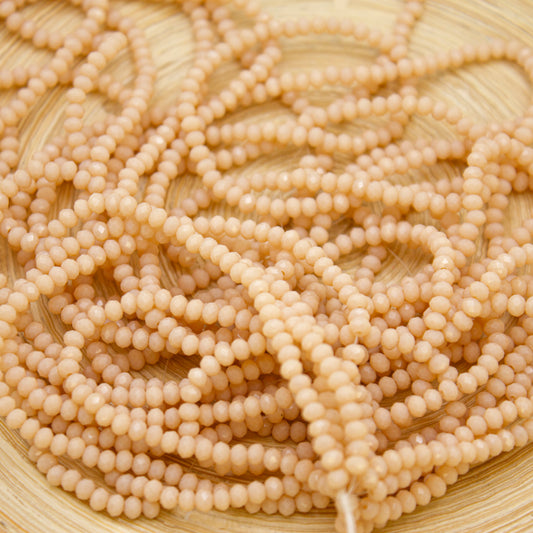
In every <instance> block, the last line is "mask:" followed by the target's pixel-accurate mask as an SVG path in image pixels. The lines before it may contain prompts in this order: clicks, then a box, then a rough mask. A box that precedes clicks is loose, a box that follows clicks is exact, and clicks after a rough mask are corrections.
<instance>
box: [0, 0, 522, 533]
mask: <svg viewBox="0 0 533 533" xmlns="http://www.w3.org/2000/svg"><path fill="white" fill-rule="evenodd" d="M28 3H29V2H28ZM26 4H27V2H24V1H21V0H3V1H1V2H0V18H1V19H2V20H3V23H4V25H5V28H6V30H7V31H9V32H11V33H13V34H15V35H17V36H18V37H19V38H20V39H22V40H26V41H28V42H31V43H32V45H33V46H35V47H36V48H43V49H48V50H49V51H50V52H51V57H52V59H50V60H49V61H48V62H46V63H45V64H44V65H21V66H17V67H15V68H14V69H11V70H10V69H6V68H1V69H0V89H2V90H5V89H11V90H13V94H14V96H13V97H12V98H11V99H9V100H7V101H5V102H4V103H3V104H2V105H1V106H0V178H1V179H0V213H1V214H0V233H1V234H2V236H3V237H4V238H5V239H6V240H7V242H8V244H9V246H10V248H11V250H12V252H13V257H14V258H16V261H17V262H18V264H19V265H20V272H21V275H20V277H18V278H17V279H10V280H8V279H7V278H6V277H5V276H3V275H2V276H0V353H1V359H0V416H2V417H5V423H6V424H7V426H8V427H10V428H12V429H14V430H18V432H19V434H20V436H21V437H22V438H23V439H25V440H26V441H27V442H28V444H29V451H28V455H29V457H30V459H31V460H32V461H34V462H35V463H36V465H37V468H38V469H39V470H40V471H41V472H42V473H43V474H45V475H46V476H47V479H48V481H49V482H50V483H51V484H52V485H55V486H61V487H62V488H63V489H64V490H66V491H69V492H73V493H74V494H75V495H76V496H77V497H78V498H79V499H81V500H84V501H87V502H88V503H89V505H90V506H91V507H92V508H93V509H94V510H96V511H103V510H105V511H107V512H108V513H109V514H110V515H111V516H119V515H122V514H124V515H125V516H126V517H128V518H136V517H138V516H140V515H141V514H143V515H144V516H147V517H155V516H157V515H158V514H159V512H160V509H161V508H163V509H167V510H172V509H175V508H179V509H180V510H181V511H184V512H187V511H190V510H192V509H198V510H200V511H209V510H211V509H213V508H214V509H217V510H219V511H224V510H227V509H228V508H230V507H233V508H245V509H246V510H247V511H248V512H250V513H255V512H258V511H263V512H265V513H276V512H279V513H281V514H282V515H284V516H288V515H291V514H292V513H294V512H296V511H298V512H308V511H310V510H311V509H313V508H319V509H320V508H324V507H327V506H328V505H329V504H330V503H331V502H332V501H335V502H336V503H337V506H338V508H339V509H340V511H341V512H340V513H339V517H338V519H337V524H336V525H337V528H338V530H339V531H344V530H345V531H347V532H349V533H354V532H355V531H357V532H358V533H359V532H370V531H371V530H372V529H373V528H374V527H381V526H383V525H384V524H385V523H386V522H387V521H388V520H391V519H397V518H399V517H400V516H401V515H402V514H403V513H409V512H412V511H413V510H414V509H415V507H416V506H417V505H425V504H427V503H428V502H429V501H430V499H431V498H432V497H438V496H441V495H443V494H444V493H445V491H446V489H447V486H448V485H451V484H453V483H454V482H455V481H456V480H457V478H458V476H459V475H461V474H464V473H465V472H467V471H468V470H469V469H470V468H471V466H472V465H475V464H478V463H480V462H483V461H487V460H488V459H489V458H491V457H494V456H496V455H498V454H500V453H502V452H504V451H508V450H510V449H512V448H513V447H515V446H523V445H524V444H526V443H527V442H529V440H530V439H531V438H532V437H533V421H532V420H531V417H532V415H533V402H532V395H533V388H532V379H533V366H532V362H533V352H532V348H531V339H532V338H533V337H532V336H531V335H532V333H533V321H532V318H531V317H532V316H533V283H532V278H531V275H530V274H529V273H528V271H527V269H526V268H525V267H528V266H530V265H531V264H533V245H532V244H531V239H532V236H533V218H531V219H528V220H526V221H525V222H523V223H522V224H521V225H520V226H517V227H514V228H512V229H511V230H508V229H506V225H505V224H504V220H505V217H506V216H507V210H508V208H509V195H510V194H511V193H512V192H514V193H517V194H519V193H523V192H525V191H528V190H529V189H530V188H531V185H530V179H529V175H530V173H531V170H530V169H531V168H532V165H533V149H532V148H531V147H530V145H531V144H532V142H533V118H532V116H533V111H532V108H529V109H528V110H527V111H526V112H525V113H524V116H522V117H518V118H516V119H515V120H512V121H508V122H504V123H502V124H479V123H476V122H474V121H473V120H471V119H470V118H468V117H466V116H464V115H463V113H462V112H461V111H460V110H459V109H457V108H455V107H453V106H449V105H447V104H445V103H443V102H441V101H438V100H434V99H431V98H429V97H427V96H423V95H420V94H419V91H418V89H417V82H418V80H420V79H421V78H423V77H424V76H428V75H434V74H435V73H441V72H444V71H446V70H449V69H458V68H461V67H463V66H466V65H469V64H473V63H486V62H488V61H492V60H497V59H505V60H507V61H511V62H514V63H515V64H517V65H518V66H520V67H521V68H522V69H523V71H524V72H525V73H526V75H527V76H528V77H529V78H530V79H531V80H533V52H532V51H531V50H530V49H529V48H527V47H524V46H523V45H521V44H520V43H517V42H508V43H506V42H503V41H499V40H494V41H492V42H489V43H483V44H481V45H479V46H477V47H476V46H472V45H465V46H463V47H460V48H457V49H454V50H451V51H449V52H440V53H438V54H434V55H426V56H422V57H414V58H411V57H410V56H409V54H408V45H409V36H410V33H411V30H412V28H413V27H414V26H415V24H416V20H417V19H418V18H419V17H420V16H421V14H422V11H423V9H422V8H423V5H422V2H421V1H418V0H414V1H413V0H409V1H407V2H405V4H404V6H403V9H402V11H401V12H400V13H399V15H398V16H397V18H396V21H395V24H394V27H393V29H392V31H391V32H389V33H382V32H380V31H377V30H374V29H371V28H369V27H367V26H366V25H364V24H362V23H357V24H354V23H353V22H352V21H350V20H347V19H343V20H337V19H334V18H327V19H326V18H322V17H318V16H317V17H313V18H311V19H306V18H301V19H298V20H277V19H275V18H273V17H271V16H269V15H267V14H265V13H264V12H262V11H261V10H260V9H259V6H258V5H256V4H255V3H254V2H253V1H244V0H235V1H233V2H227V3H225V4H223V5H221V4H218V3H217V2H214V1H211V0H207V1H206V2H203V3H200V2H195V1H185V2H183V3H182V4H181V9H182V10H183V12H184V13H185V14H186V15H187V16H188V17H189V20H190V23H191V27H192V32H193V36H194V40H195V52H194V56H193V61H192V64H191V66H190V68H189V69H188V71H187V74H186V76H185V77H184V79H183V81H182V82H181V87H180V91H179V92H178V93H177V96H176V99H175V101H174V102H173V103H172V104H171V105H169V106H168V107H167V108H162V107H155V106H154V105H153V104H152V101H151V100H152V96H153V93H154V82H155V79H156V77H157V70H156V68H155V67H154V64H153V61H152V58H151V53H150V49H149V45H148V42H147V40H146V38H145V36H144V34H143V32H142V31H141V30H140V29H139V28H138V27H137V26H136V24H135V22H134V20H132V19H130V18H128V17H126V16H124V15H122V14H121V12H120V11H117V10H115V9H114V8H113V5H112V3H111V4H110V3H109V2H108V1H107V0H87V1H85V2H83V3H80V2H76V1H73V2H72V4H73V5H74V6H75V7H77V8H79V9H81V10H82V12H83V21H82V22H81V24H80V25H79V26H78V27H77V28H76V29H74V30H73V31H71V32H70V33H68V34H60V33H55V32H48V31H46V30H45V29H43V28H40V27H39V26H38V24H37V23H36V22H34V21H33V20H32V19H31V18H27V17H26V16H25V14H24V9H25V7H26ZM235 11H237V12H241V15H242V14H244V15H245V17H247V25H245V26H242V25H241V24H240V23H239V24H237V23H236V20H234V19H233V16H234V12H235ZM320 34H329V35H341V36H343V37H345V38H353V39H354V40H355V41H357V42H359V43H364V44H365V45H366V46H369V47H371V48H374V49H375V50H377V51H378V55H377V58H376V60H375V61H374V62H373V63H372V64H371V65H354V66H349V67H338V66H336V65H328V66H327V67H325V68H313V69H311V70H310V71H309V72H302V71H298V72H296V71H295V72H293V71H289V70H286V69H284V68H281V67H283V51H284V44H283V43H284V40H285V39H288V38H289V39H290V38H297V37H298V36H310V35H315V36H316V39H317V42H318V41H319V39H320V37H319V35H320ZM124 49H127V50H128V51H129V52H130V53H131V56H132V59H133V65H134V70H135V74H134V77H133V81H132V82H131V83H127V84H125V83H122V82H120V81H117V80H115V79H114V78H113V75H112V74H109V73H107V71H106V70H105V69H106V67H107V66H108V65H110V64H111V62H112V61H113V60H114V59H115V58H117V56H118V55H119V53H120V52H121V51H122V50H124ZM229 62H235V63H236V64H238V66H239V70H238V72H237V74H235V76H234V77H233V79H232V80H231V81H230V82H229V83H228V84H227V85H226V87H225V88H223V89H221V90H220V91H219V92H218V93H213V92H212V89H211V88H210V86H209V81H210V77H211V76H212V74H213V73H214V72H215V71H216V70H217V69H219V68H220V67H221V66H222V65H223V64H226V63H229ZM60 86H61V87H66V88H68V89H67V90H66V93H65V106H64V120H63V121H62V125H61V135H60V136H59V137H57V138H54V139H53V140H50V141H47V144H45V145H44V147H43V148H42V149H39V150H35V151H34V152H32V153H31V154H29V155H28V157H27V158H24V159H23V158H22V157H21V152H22V146H21V142H20V136H21V134H22V132H23V129H24V128H31V124H27V123H25V121H24V119H25V117H26V116H27V115H28V113H29V112H30V110H32V109H33V108H35V106H37V105H38V103H39V100H40V98H41V97H42V96H44V95H45V94H47V92H48V91H50V90H51V89H54V88H56V87H60ZM332 87H334V88H335V90H336V91H340V92H335V94H336V95H339V94H340V96H336V97H335V98H334V99H333V100H332V101H331V102H330V103H329V104H328V105H326V106H322V105H318V104H316V103H313V102H314V99H313V93H314V92H315V93H316V92H317V91H318V92H321V91H322V92H327V91H331V88H332ZM91 93H100V94H101V95H103V96H105V98H106V99H108V100H109V101H112V102H114V103H115V107H114V109H116V110H117V111H115V112H107V114H106V116H105V118H104V119H102V120H100V121H96V122H94V121H93V122H90V121H89V120H88V117H87V102H88V97H89V95H90V94H91ZM271 101H276V102H278V103H279V104H280V105H281V106H282V107H283V108H284V109H285V110H286V111H287V113H289V114H290V118H284V119H274V120H262V121H257V120H254V121H251V120H248V119H247V115H246V114H245V113H243V114H240V115H238V117H237V120H235V119H234V116H235V115H236V112H239V111H242V110H250V111H251V110H253V109H255V108H259V107H260V106H261V105H262V104H264V103H266V102H271ZM285 116H287V115H285ZM414 116H417V117H419V118H420V117H421V118H424V119H429V120H436V121H439V122H443V123H445V124H447V125H448V126H449V129H450V132H452V133H453V140H449V139H443V138H434V139H431V140H426V139H417V140H409V139H406V138H405V131H406V127H407V126H408V125H409V124H410V122H411V120H412V117H414ZM239 117H240V118H239ZM370 119H371V120H370ZM369 120H370V121H369ZM351 124H357V125H359V126H361V128H360V130H358V131H359V132H358V133H357V134H354V133H353V130H352V133H350V130H349V129H348V128H345V129H343V127H346V126H349V125H351ZM300 148H304V149H305V154H303V155H302V156H301V157H300V159H299V161H298V165H297V166H295V167H294V168H288V169H287V170H284V171H281V172H277V171H269V172H254V171H253V170H252V171H249V170H247V169H248V165H253V162H254V161H258V160H261V158H265V157H267V158H268V157H270V156H271V155H272V154H274V153H276V152H280V153H282V151H283V150H287V149H300ZM444 163H448V164H450V165H457V164H458V163H461V164H462V165H464V169H463V170H462V173H460V174H458V173H455V175H454V177H452V178H450V179H447V178H443V179H440V180H439V181H437V182H435V181H430V180H429V179H427V180H424V179H420V180H418V181H417V182H416V183H410V184H405V180H402V177H406V176H407V177H409V176H411V175H414V173H416V172H417V171H420V172H421V171H426V170H427V171H428V172H430V171H431V167H433V166H434V165H436V164H444ZM416 175H417V176H418V174H416ZM185 176H188V177H191V179H192V178H194V179H195V181H196V187H195V188H194V189H193V190H191V191H187V192H186V193H184V192H183V191H182V190H181V189H179V190H180V192H179V194H177V195H176V194H175V191H176V187H179V185H178V183H179V181H180V179H183V178H184V177H185ZM64 190H72V191H74V201H73V203H72V205H71V206H70V207H64V208H61V209H59V210H57V214H55V213H56V210H55V207H54V206H55V204H56V203H57V202H59V201H60V198H61V195H62V191H64ZM419 213H425V214H427V218H426V222H425V223H420V222H416V220H418V219H417V218H416V215H417V214H419ZM343 228H344V229H343ZM408 248H410V249H412V250H417V251H418V253H421V254H424V256H425V257H426V258H427V262H426V264H425V266H423V267H422V268H421V269H420V270H419V271H418V272H416V273H413V272H410V271H409V267H408V265H407V266H406V264H405V263H404V261H403V258H402V256H401V255H397V254H396V253H395V252H394V251H393V249H397V250H404V249H408ZM401 254H403V252H401ZM353 257H358V258H359V260H358V261H359V262H358V263H357V268H356V269H353V268H352V269H350V268H349V267H347V265H348V264H349V262H350V261H351V260H352V259H351V258H353ZM391 260H393V261H395V262H396V263H397V264H398V265H399V268H403V267H404V266H405V268H406V272H405V274H404V275H402V276H401V278H399V281H397V282H395V283H386V282H385V281H382V279H384V278H383V277H382V275H383V274H384V272H385V271H386V269H387V268H388V267H387V265H388V262H390V261H391ZM39 302H40V303H43V302H44V304H43V305H45V306H46V310H47V312H48V313H49V314H50V315H53V316H54V317H55V319H54V320H55V321H56V323H57V324H60V327H58V328H57V330H54V331H51V330H50V329H49V328H48V327H47V326H46V324H43V323H41V322H39V321H38V320H36V319H35V318H34V315H33V309H34V307H35V306H36V305H38V304H39V305H40V303H39ZM172 362H177V364H178V365H180V368H181V374H182V377H181V378H177V377H175V376H173V375H172V374H168V373H167V372H158V369H161V368H166V366H167V365H169V364H171V363H172ZM181 365H183V367H181ZM151 372H155V375H156V376H158V377H150V378H147V377H146V376H147V375H149V374H150V373H151ZM252 437H253V442H252V441H251V438H252ZM81 465H83V467H86V468H90V469H92V470H93V471H94V472H95V475H94V476H91V477H87V476H86V475H85V474H84V469H83V468H81ZM225 476H231V479H230V478H226V477H225Z"/></svg>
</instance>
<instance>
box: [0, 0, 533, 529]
mask: <svg viewBox="0 0 533 533" xmlns="http://www.w3.org/2000/svg"><path fill="white" fill-rule="evenodd" d="M113 3H114V4H115V5H116V6H117V7H119V8H120V9H121V10H123V12H124V13H127V14H129V15H130V16H133V17H134V18H135V19H136V20H137V21H138V24H139V26H140V27H141V28H143V29H144V30H145V31H146V35H147V37H148V39H149V41H150V43H151V49H152V53H153V57H154V60H155V62H156V65H157V67H158V71H159V76H158V81H157V84H156V94H155V98H154V101H155V102H156V103H159V104H161V105H165V104H167V103H170V102H171V101H172V100H173V98H174V97H175V94H176V90H177V87H178V83H179V80H180V79H181V77H182V75H183V73H184V71H185V69H186V68H187V65H188V63H189V60H190V57H191V52H192V41H191V32H190V27H189V24H188V21H187V19H186V18H185V17H184V16H183V15H182V14H181V13H180V10H179V6H177V5H176V3H174V2H164V1H162V2H138V1H122V2H120V1H116V2H115V1H113ZM263 4H264V8H265V10H266V11H268V12H269V13H272V14H275V15H276V16H278V17H281V18H284V17H290V18H295V17H298V16H303V15H305V16H310V14H312V13H328V14H329V15H335V16H340V17H351V18H353V19H354V20H355V19H358V20H362V21H364V22H366V23H367V24H369V25H370V26H373V27H377V28H380V29H384V30H386V29H387V28H389V27H391V25H392V23H393V21H394V17H395V14H396V13H397V12H398V10H399V9H400V7H401V4H400V2H399V1H396V0H379V1H378V0H263ZM26 13H27V14H29V15H31V14H32V13H34V14H35V15H36V16H35V20H37V21H38V22H39V24H42V25H44V27H45V28H47V29H53V30H54V31H65V32H66V31H68V30H69V29H71V28H72V27H73V24H75V21H76V18H77V17H79V16H80V15H79V13H78V12H77V11H76V10H75V9H74V8H72V7H70V5H67V3H66V2H65V3H63V2H56V1H55V0H54V1H51V0H46V1H42V2H39V3H37V4H35V5H30V6H29V7H28V8H27V9H26ZM532 28H533V1H532V0H429V1H428V2H427V4H426V9H425V11H424V14H423V16H422V18H421V20H420V21H419V22H418V23H417V25H416V27H415V30H414V33H413V35H412V39H411V46H410V53H411V54H414V55H416V54H421V53H428V52H435V51H439V50H446V49H450V48H453V47H455V46H459V45H461V44H463V43H465V42H470V43H479V42H482V41H484V40H487V39H488V38H490V37H500V38H504V39H519V40H521V41H522V42H524V43H526V44H528V45H529V46H533V32H532V31H531V29H532ZM285 51H286V53H285V59H284V65H286V66H287V68H302V69H306V68H310V67H311V66H316V65H320V64H328V63H331V62H332V61H336V62H339V64H353V62H354V61H359V62H360V61H369V60H370V59H371V58H372V57H373V55H372V54H373V53H374V52H373V51H370V50H368V49H365V48H363V47H359V46H356V45H354V44H353V42H350V41H345V40H340V39H337V38H332V37H327V36H323V37H319V38H312V39H311V38H307V39H300V40H296V41H293V42H289V43H286V48H285ZM47 57H48V56H47V54H46V53H45V52H41V51H36V50H35V49H34V48H33V47H32V46H30V45H28V44H26V43H22V42H21V41H20V40H18V39H17V38H16V37H13V36H11V35H10V34H8V33H7V31H6V29H5V28H4V27H3V25H0V68H3V67H8V68H11V67H14V66H16V65H21V64H22V65H29V64H32V63H40V62H42V61H44V60H46V59H47ZM112 72H113V73H114V74H116V75H117V77H118V78H119V79H121V80H122V81H125V80H127V79H128V77H129V76H130V75H131V72H132V70H131V63H130V61H129V58H128V56H127V53H123V54H121V56H120V57H119V58H118V59H117V60H115V62H114V66H113V70H112ZM232 75H233V72H232V71H231V68H222V69H220V70H219V71H218V72H217V73H216V74H215V75H214V79H213V82H212V87H213V90H217V89H218V88H220V87H222V86H223V85H224V84H225V83H226V81H227V79H228V78H230V77H231V76H232ZM420 88H421V90H422V91H423V92H425V93H426V94H429V95H432V96H434V97H436V98H441V99H442V100H444V101H446V102H454V103H455V104H456V105H458V106H459V107H460V108H461V109H463V110H464V111H465V112H466V114H467V115H468V116H470V117H472V118H476V119H477V120H480V121H501V120H505V119H507V118H512V117H514V116H516V115H518V114H521V112H522V111H523V110H524V108H525V106H526V105H528V104H529V102H530V101H531V93H532V88H531V87H530V85H529V83H528V82H527V80H526V79H525V77H524V76H523V74H522V73H521V72H520V70H519V69H518V68H517V67H515V66H514V65H510V64H508V63H504V62H492V63H489V64H485V65H474V66H471V67H468V68H464V69H461V70H458V71H455V72H447V73H444V74H439V75H438V76H436V77H431V78H428V79H426V80H424V81H423V82H422V84H421V85H420ZM10 96H11V94H10V93H7V92H3V93H2V92H0V102H1V101H3V100H5V99H6V98H9V97H10ZM62 96H63V93H62V91H61V90H54V91H52V93H50V94H49V95H48V94H47V95H46V96H45V97H44V98H43V100H42V101H41V102H40V104H39V105H38V106H37V107H36V108H35V109H34V110H32V112H31V114H30V116H29V117H28V118H27V119H25V121H24V124H23V132H22V140H23V149H24V154H23V158H22V160H23V161H24V160H27V158H28V155H29V154H31V152H33V151H34V150H35V149H38V148H39V147H41V146H42V145H43V144H44V142H45V140H47V139H50V138H52V137H53V136H54V135H55V134H57V133H58V125H59V124H60V122H61V116H62V115H61V109H62V105H63V104H64V101H62ZM333 96H334V95H333ZM326 97H327V95H326ZM106 105H108V104H106V103H104V101H103V99H101V98H99V97H94V99H91V100H90V101H89V117H90V118H96V119H97V118H99V116H101V114H102V112H103V110H105V109H106ZM251 113H252V116H251V117H250V116H249V115H246V114H244V115H243V114H242V113H241V114H240V117H239V119H243V118H244V119H245V120H248V119H250V118H251V119H254V118H259V117H262V118H266V117H269V116H275V115H277V114H279V113H280V108H279V106H276V105H275V104H269V105H264V106H261V108H260V109H258V110H255V111H252V112H251ZM439 128H440V125H438V124H436V123H429V122H426V123H423V122H422V121H417V120H416V119H415V120H414V121H413V123H412V124H411V125H410V126H409V130H408V133H407V135H408V136H409V137H411V138H416V137H420V136H424V135H425V136H433V135H436V134H438V133H439ZM299 155H300V154H298V153H292V152H287V151H283V152H281V151H280V152H279V153H275V154H273V155H271V156H269V157H268V159H261V160H260V161H258V162H255V163H254V164H253V166H254V171H257V170H261V169H265V168H269V169H278V168H281V167H282V166H284V165H286V164H287V163H288V162H289V163H291V162H296V161H297V158H298V157H299ZM245 171H246V169H244V170H243V172H245ZM459 171H460V169H459V168H453V167H452V166H451V165H449V164H446V165H445V164H442V165H440V166H436V167H435V168H434V169H432V173H433V176H434V178H435V179H437V178H439V177H440V176H442V175H448V176H451V175H453V174H454V173H457V172H459ZM191 186H193V184H192V183H189V182H187V181H186V180H181V181H180V183H179V186H178V187H176V188H175V189H174V190H173V194H179V193H180V189H181V190H182V191H183V190H184V189H183V188H188V187H191ZM59 200H60V201H59V202H58V204H59V205H58V206H56V207H57V208H60V207H61V206H66V205H68V204H69V203H70V202H71V198H70V197H69V195H68V194H63V195H60V196H59ZM532 208H533V194H530V195H528V194H527V193H526V194H522V195H520V197H519V198H512V199H511V205H510V210H509V212H510V213H512V216H511V217H510V218H509V221H508V223H509V224H513V222H516V221H517V220H522V219H524V218H525V217H526V216H528V213H530V212H531V209H532ZM352 259H353V258H352ZM423 261H424V258H423V257H420V256H418V255H416V253H412V254H411V255H408V256H404V255H402V257H401V260H400V261H394V262H392V261H391V262H390V264H388V265H387V269H386V274H385V279H384V281H385V280H386V279H388V280H393V279H394V278H396V277H399V276H401V275H403V274H404V273H405V271H416V270H417V268H418V266H420V265H421V264H422V263H423ZM345 266H346V268H347V269H349V267H350V266H352V265H348V264H347V265H345ZM0 272H5V273H7V274H8V276H9V277H10V278H11V279H13V277H15V276H17V277H18V275H20V273H19V271H18V269H17V266H16V264H15V262H14V260H13V257H12V256H11V254H10V252H9V249H8V246H7V243H6V242H5V241H4V240H2V241H0ZM169 282H171V276H169ZM39 314H40V319H42V320H44V321H45V322H46V324H47V327H48V328H51V330H52V331H56V330H57V328H56V324H54V323H53V319H52V318H51V317H50V316H48V315H47V312H46V310H45V308H44V307H43V308H42V309H41V310H40V312H39ZM157 371H158V370H157V369H154V370H153V371H152V372H153V373H157ZM166 371H167V374H168V373H170V374H173V373H174V374H175V375H180V369H179V366H178V364H177V363H176V364H175V367H174V368H171V369H166ZM0 494H1V499H0V533H19V532H28V533H67V532H68V533H75V532H79V533H104V532H114V533H115V532H116V533H126V532H143V533H152V532H153V533H155V532H161V533H166V532H193V533H204V532H205V533H208V532H209V533H211V532H213V533H215V532H217V533H238V532H245V531H246V532H250V531H253V532H257V533H272V532H282V531H283V532H294V533H296V532H304V531H305V532H306V533H326V532H333V530H334V526H333V521H334V516H335V510H334V509H329V510H325V511H322V512H314V513H311V514H308V515H298V514H297V515H295V516H293V517H291V518H290V519H283V518H281V517H279V516H267V515H264V514H261V513H260V514H257V515H254V516H250V515H248V514H246V513H244V512H238V511H233V512H226V513H219V512H211V513H209V514H207V515H206V514H201V513H197V512H191V513H188V514H187V515H183V514H180V513H178V512H176V513H173V514H171V513H167V512H163V513H162V514H161V516H160V517H159V518H158V519H157V520H152V521H151V520H147V519H142V518H141V519H138V520H136V521H134V522H132V521H128V520H125V519H122V518H120V519H112V518H110V517H109V516H108V515H105V514H102V513H94V512H92V511H91V509H90V508H89V506H88V505H86V504H84V503H81V502H80V501H79V500H77V499H76V498H75V497H73V496H72V495H70V494H67V493H65V492H64V491H62V490H60V489H56V488H53V487H50V486H49V485H48V483H47V481H46V479H45V478H44V476H42V475H41V474H39V473H38V471H37V470H36V469H35V467H34V466H33V465H32V464H31V463H30V462H29V461H28V459H27V457H26V447H25V445H24V443H23V442H22V441H21V439H20V438H19V437H18V435H16V434H14V433H12V432H11V431H10V430H8V429H7V428H6V427H5V426H4V425H3V422H1V421H0ZM381 531H383V532H387V533H393V532H395V533H400V532H430V531H431V532H433V533H440V532H443V533H444V532H446V533H459V532H461V533H490V532H494V533H496V532H498V533H504V532H509V533H518V532H533V446H531V445H530V446H527V447H525V448H523V449H520V450H517V451H515V452H511V453H508V454H505V455H503V456H500V457H498V458H496V459H495V460H493V461H490V462H489V463H487V464H484V465H482V466H480V467H477V468H475V469H473V470H472V471H471V472H469V473H468V474H466V475H465V476H463V477H462V478H461V479H460V480H459V482H458V483H457V484H456V485H454V486H453V487H452V488H451V489H450V491H449V492H448V493H447V494H446V495H445V496H444V497H442V498H440V499H438V500H435V501H432V502H431V503H430V504H429V505H427V506H426V507H424V508H421V509H418V510H417V511H415V512H414V513H412V514H411V515H407V516H404V517H402V518H401V519H400V520H398V521H396V522H392V523H390V524H389V525H388V526H387V527H386V528H384V529H382V530H381Z"/></svg>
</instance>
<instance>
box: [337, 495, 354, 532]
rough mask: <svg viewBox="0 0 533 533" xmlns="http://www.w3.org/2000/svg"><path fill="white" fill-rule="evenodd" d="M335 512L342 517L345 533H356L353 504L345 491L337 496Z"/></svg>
mask: <svg viewBox="0 0 533 533" xmlns="http://www.w3.org/2000/svg"><path fill="white" fill-rule="evenodd" d="M336 504H337V505H336V507H337V511H338V512H339V513H340V514H342V516H343V517H344V525H345V526H346V533H357V524H356V523H355V517H354V509H353V504H352V502H351V499H350V495H349V494H348V493H347V492H346V491H344V490H343V491H342V492H339V493H338V494H337V501H336Z"/></svg>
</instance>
